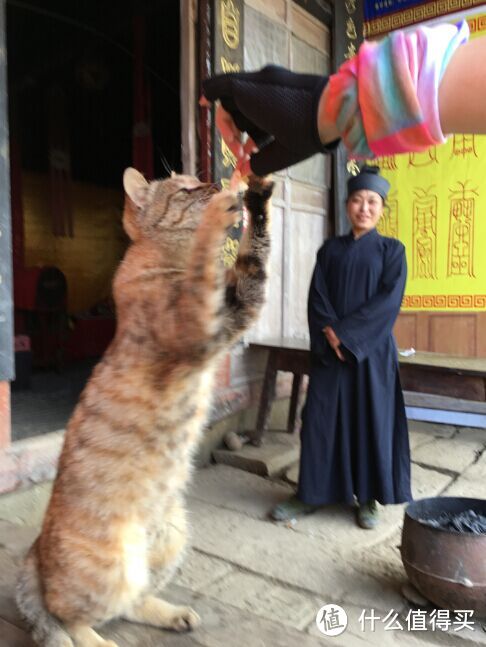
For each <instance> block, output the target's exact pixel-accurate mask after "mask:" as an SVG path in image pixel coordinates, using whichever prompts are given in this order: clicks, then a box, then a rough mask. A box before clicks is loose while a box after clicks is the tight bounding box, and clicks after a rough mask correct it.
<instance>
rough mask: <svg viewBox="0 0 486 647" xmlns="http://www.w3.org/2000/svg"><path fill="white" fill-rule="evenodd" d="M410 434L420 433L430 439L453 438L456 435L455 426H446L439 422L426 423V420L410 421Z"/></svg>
mask: <svg viewBox="0 0 486 647" xmlns="http://www.w3.org/2000/svg"><path fill="white" fill-rule="evenodd" d="M408 431H409V433H413V434H415V433H420V434H424V435H425V436H429V437H430V438H452V437H453V436H454V435H455V434H456V427H454V425H444V424H440V423H438V422H426V421H424V420H409V421H408Z"/></svg>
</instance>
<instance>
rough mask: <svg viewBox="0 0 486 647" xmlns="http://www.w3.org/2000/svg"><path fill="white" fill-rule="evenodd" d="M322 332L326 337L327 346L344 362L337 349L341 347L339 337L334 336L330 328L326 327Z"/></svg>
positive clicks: (341, 354) (340, 352)
mask: <svg viewBox="0 0 486 647" xmlns="http://www.w3.org/2000/svg"><path fill="white" fill-rule="evenodd" d="M322 332H323V333H324V334H325V335H326V339H327V341H328V343H329V346H330V347H331V348H332V349H333V351H334V352H335V353H336V355H337V356H338V357H339V359H340V360H341V361H342V362H344V361H345V359H344V355H343V353H342V351H341V349H340V348H339V346H340V345H341V340H340V339H339V337H338V336H337V335H336V333H335V332H334V330H333V329H332V328H331V326H326V327H325V328H323V329H322Z"/></svg>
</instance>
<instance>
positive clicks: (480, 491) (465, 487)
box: [442, 474, 486, 499]
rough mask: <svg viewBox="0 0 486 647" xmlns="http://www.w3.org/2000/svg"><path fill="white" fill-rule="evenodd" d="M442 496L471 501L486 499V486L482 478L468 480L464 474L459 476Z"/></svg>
mask: <svg viewBox="0 0 486 647" xmlns="http://www.w3.org/2000/svg"><path fill="white" fill-rule="evenodd" d="M442 495H443V496H464V497H468V498H472V499H484V498H486V485H485V481H484V477H483V478H479V479H478V478H468V477H467V476H466V474H464V475H461V476H459V477H458V478H457V479H456V480H455V481H453V482H452V483H451V485H450V486H449V487H447V488H446V490H444V492H443V493H442Z"/></svg>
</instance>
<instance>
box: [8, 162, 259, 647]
mask: <svg viewBox="0 0 486 647" xmlns="http://www.w3.org/2000/svg"><path fill="white" fill-rule="evenodd" d="M124 185H125V190H126V193H127V195H128V196H129V198H130V199H129V200H127V205H126V208H125V212H124V227H125V230H126V231H127V233H128V235H129V236H130V238H131V241H132V244H131V245H130V247H129V249H128V250H127V253H126V255H125V258H124V259H123V261H122V263H121V264H120V267H119V268H118V270H117V273H116V276H115V279H114V284H113V291H114V298H115V302H116V306H117V321H118V323H117V331H116V335H115V338H114V340H113V342H112V343H111V345H110V346H109V348H108V349H107V351H106V353H105V355H104V356H103V358H102V359H101V361H100V363H99V364H98V365H97V366H96V367H95V369H94V371H93V374H92V376H91V378H90V380H89V382H88V383H87V385H86V387H85V389H84V391H83V393H82V395H81V398H80V400H79V403H78V404H77V406H76V408H75V410H74V412H73V415H72V417H71V419H70V421H69V423H68V426H67V431H66V436H65V440H64V446H63V450H62V452H61V457H60V461H59V469H58V474H57V477H56V480H55V483H54V487H53V491H52V495H51V499H50V502H49V505H48V509H47V512H46V515H45V518H44V522H43V526H42V530H41V533H40V536H39V537H38V539H37V540H36V541H35V543H34V544H33V546H32V547H31V549H30V551H29V553H28V555H27V557H26V559H25V561H24V564H23V566H22V569H21V573H20V577H19V582H18V586H17V604H18V606H19V608H20V610H21V612H22V613H23V615H24V616H25V617H26V619H27V620H28V622H29V623H30V625H31V626H32V635H33V637H34V639H35V640H36V641H37V642H38V644H39V645H41V646H43V647H72V646H73V645H75V646H76V647H116V645H115V643H113V642H112V641H109V640H104V639H103V638H102V637H101V636H100V635H99V634H98V633H97V632H96V631H95V627H98V626H100V625H102V624H103V623H105V622H107V621H109V620H111V619H113V618H116V617H123V618H126V619H128V620H131V621H134V622H139V623H145V624H151V625H154V626H157V627H163V628H168V629H173V630H176V631H183V630H188V629H192V628H194V627H195V626H196V625H197V624H198V622H199V617H198V616H197V614H196V612H195V611H194V610H193V609H191V608H190V607H185V606H176V605H172V604H170V603H169V602H166V601H164V600H162V599H160V598H158V597H155V596H154V594H153V593H154V588H155V587H156V586H160V585H164V584H165V583H167V582H168V581H169V579H170V577H171V576H172V574H173V573H174V571H175V569H176V567H177V565H178V564H179V563H180V560H181V559H182V556H183V552H184V547H185V544H186V542H187V524H186V515H185V510H184V505H183V490H184V486H185V484H186V482H187V480H188V478H189V474H190V470H191V452H192V450H193V448H194V446H195V444H196V442H197V440H198V437H199V434H200V431H201V428H202V426H203V424H204V422H205V419H206V415H207V409H208V402H210V389H211V379H212V374H213V372H214V368H215V366H216V365H217V361H218V358H219V357H220V356H221V355H222V354H223V353H224V352H226V350H227V349H228V348H229V347H230V346H231V345H232V344H233V343H234V342H235V341H236V339H237V338H238V336H239V335H240V334H241V333H242V332H243V331H244V330H245V328H246V327H248V326H249V325H250V324H251V323H252V322H253V321H254V319H255V317H256V316H257V314H258V312H259V309H260V307H261V305H262V304H263V301H264V292H265V282H266V264H267V260H268V255H269V248H270V244H269V218H268V213H267V209H268V199H269V197H270V194H271V184H270V183H268V182H265V181H264V180H257V179H253V180H251V182H250V187H249V190H248V191H247V193H246V196H245V200H246V204H247V208H248V211H249V213H250V227H249V239H248V244H247V250H246V252H245V253H244V254H241V255H240V256H239V258H238V260H237V263H236V265H235V267H234V269H233V270H232V271H231V272H230V276H226V271H225V269H224V267H223V264H222V263H221V261H220V255H221V249H222V246H223V243H224V240H225V238H226V235H227V230H228V228H229V227H231V226H232V225H233V224H234V223H235V222H236V221H237V220H238V218H239V211H238V205H237V198H236V195H235V194H233V193H231V192H227V191H226V192H221V193H217V192H216V190H215V188H214V186H213V185H208V184H203V183H201V182H199V181H198V180H196V179H195V178H191V177H187V176H174V177H171V178H168V179H166V180H163V181H154V182H151V183H150V184H149V183H147V182H146V181H145V179H144V178H143V177H142V176H141V175H140V174H139V173H138V172H137V171H135V170H134V169H128V170H127V171H126V172H125V175H124Z"/></svg>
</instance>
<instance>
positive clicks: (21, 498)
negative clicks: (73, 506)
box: [0, 482, 52, 526]
mask: <svg viewBox="0 0 486 647" xmlns="http://www.w3.org/2000/svg"><path fill="white" fill-rule="evenodd" d="M51 490H52V483H51V482H46V483H40V484H37V485H35V486H33V487H31V488H29V489H27V490H16V491H15V492H9V493H8V494H3V495H2V496H0V519H3V520H5V521H10V522H12V523H17V524H25V525H27V526H38V525H40V523H41V521H42V519H43V518H44V512H45V509H46V506H47V503H48V501H49V497H50V495H51Z"/></svg>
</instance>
